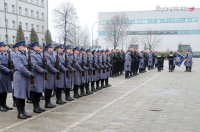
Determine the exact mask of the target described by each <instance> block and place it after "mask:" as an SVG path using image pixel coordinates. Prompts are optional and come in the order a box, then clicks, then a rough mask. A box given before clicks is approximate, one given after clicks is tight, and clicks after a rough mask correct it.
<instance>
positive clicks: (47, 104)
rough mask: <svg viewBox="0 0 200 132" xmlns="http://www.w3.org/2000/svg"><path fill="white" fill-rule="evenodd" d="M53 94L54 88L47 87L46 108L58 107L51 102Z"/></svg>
mask: <svg viewBox="0 0 200 132" xmlns="http://www.w3.org/2000/svg"><path fill="white" fill-rule="evenodd" d="M51 95H52V90H50V89H46V90H45V108H54V107H56V106H55V105H53V104H52V103H51V101H50V100H51Z"/></svg>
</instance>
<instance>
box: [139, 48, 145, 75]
mask: <svg viewBox="0 0 200 132" xmlns="http://www.w3.org/2000/svg"><path fill="white" fill-rule="evenodd" d="M144 71H145V58H144V52H143V51H141V53H140V62H139V73H144Z"/></svg>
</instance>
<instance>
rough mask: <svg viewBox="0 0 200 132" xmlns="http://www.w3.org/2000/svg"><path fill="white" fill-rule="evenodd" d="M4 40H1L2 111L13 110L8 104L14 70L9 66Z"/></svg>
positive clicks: (0, 107) (0, 98) (0, 87)
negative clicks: (11, 76)
mask: <svg viewBox="0 0 200 132" xmlns="http://www.w3.org/2000/svg"><path fill="white" fill-rule="evenodd" d="M6 52H7V49H6V45H5V43H4V42H0V111H2V112H6V111H7V110H12V109H13V108H10V107H8V106H7V105H6V100H7V94H8V93H12V83H11V80H10V74H12V70H10V69H9V66H8V55H7V53H6Z"/></svg>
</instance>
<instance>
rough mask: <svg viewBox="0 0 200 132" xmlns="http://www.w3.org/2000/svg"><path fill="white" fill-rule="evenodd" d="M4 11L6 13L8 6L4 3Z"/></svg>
mask: <svg viewBox="0 0 200 132" xmlns="http://www.w3.org/2000/svg"><path fill="white" fill-rule="evenodd" d="M4 10H5V11H6V12H7V11H8V4H7V3H4Z"/></svg>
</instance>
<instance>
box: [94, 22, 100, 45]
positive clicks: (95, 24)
mask: <svg viewBox="0 0 200 132" xmlns="http://www.w3.org/2000/svg"><path fill="white" fill-rule="evenodd" d="M97 23H99V21H96V22H95V23H94V24H93V25H92V48H93V44H94V43H93V37H94V34H93V30H94V26H95V25H96V24H97Z"/></svg>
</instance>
